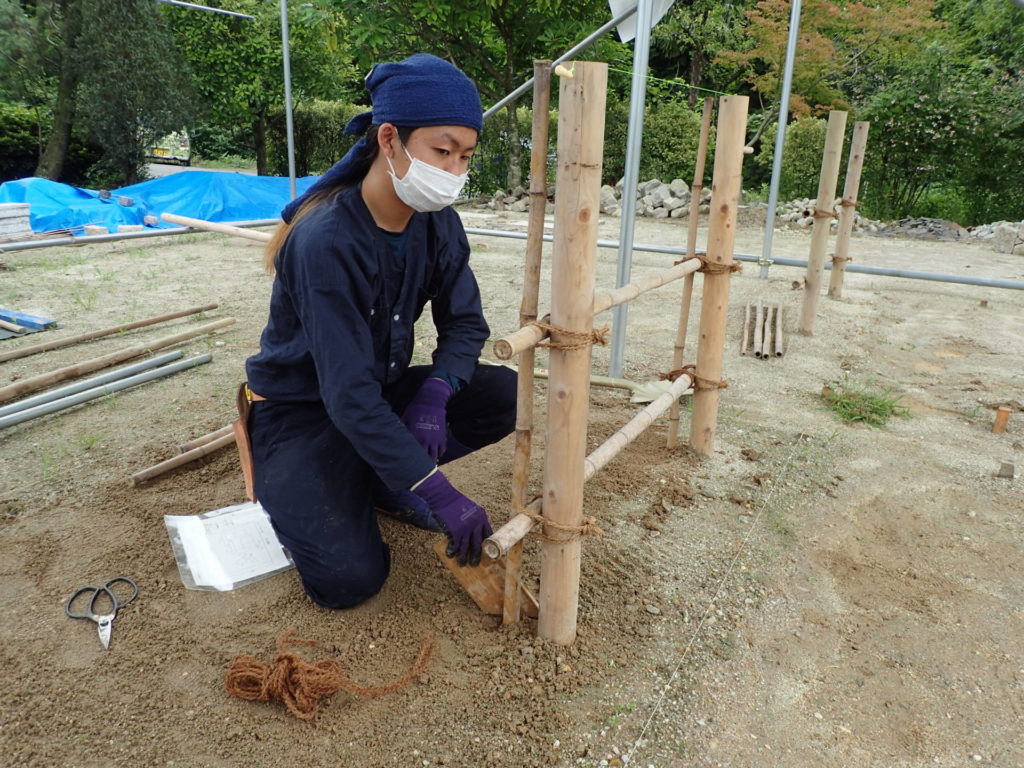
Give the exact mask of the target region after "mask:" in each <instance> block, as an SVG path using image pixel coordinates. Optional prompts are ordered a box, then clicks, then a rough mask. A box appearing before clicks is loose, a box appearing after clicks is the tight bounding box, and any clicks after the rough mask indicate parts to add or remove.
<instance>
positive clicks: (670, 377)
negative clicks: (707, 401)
mask: <svg viewBox="0 0 1024 768" xmlns="http://www.w3.org/2000/svg"><path fill="white" fill-rule="evenodd" d="M684 373H685V374H686V375H687V376H689V377H690V380H691V381H693V389H694V391H697V390H698V389H702V390H708V389H726V388H727V387H728V386H729V382H728V381H725V380H724V379H720V380H718V381H715V380H714V379H705V378H704V377H703V376H698V375H697V366H696V365H693V364H692V363H691V364H690V365H684V366H683V367H682V368H676V369H675V370H673V371H669V372H668V373H663V374H661V379H662V381H675V380H676V379H678V378H679V377H680V376H682V375H683V374H684Z"/></svg>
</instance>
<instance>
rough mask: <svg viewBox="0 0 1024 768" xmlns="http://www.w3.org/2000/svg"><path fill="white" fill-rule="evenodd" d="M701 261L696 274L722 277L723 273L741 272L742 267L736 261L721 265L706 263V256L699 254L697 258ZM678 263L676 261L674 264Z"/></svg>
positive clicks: (711, 262) (712, 262) (714, 262)
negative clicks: (701, 273)
mask: <svg viewBox="0 0 1024 768" xmlns="http://www.w3.org/2000/svg"><path fill="white" fill-rule="evenodd" d="M697 258H698V259H700V261H701V265H700V269H698V270H697V271H698V272H703V273H704V274H705V275H724V274H725V273H727V272H728V273H736V272H742V271H743V265H742V264H740V263H739V262H738V261H733V262H731V263H729V264H721V263H719V262H717V261H708V256H707V254H706V253H705V254H700V255H698V256H697ZM678 263H679V262H678V261H677V262H676V264H678Z"/></svg>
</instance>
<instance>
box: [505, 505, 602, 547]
mask: <svg viewBox="0 0 1024 768" xmlns="http://www.w3.org/2000/svg"><path fill="white" fill-rule="evenodd" d="M538 498H540V497H539V496H538V497H535V498H534V499H533V501H536V500H537V499H538ZM531 503H532V502H531ZM521 511H522V513H523V514H524V515H526V516H527V517H528V518H530V519H531V520H533V521H535V522H538V523H540V524H541V525H544V526H547V527H548V528H552V529H554V530H556V531H559V532H560V533H563V534H567V535H565V536H558V537H555V536H548V535H547V534H546V533H544V530H543V528H542V529H540V530H538V529H534V531H533V532H534V533H535V534H536V535H537V536H540V537H541V538H542V539H544V540H545V541H558V542H564V541H572V540H573V539H578V538H581V537H582V536H604V530H603V529H602V528H601V526H599V525H598V524H597V518H596V517H584V518H583V519H582V520H581V521H580V524H579V525H565V524H564V523H556V522H555V521H554V520H550V519H548V518H546V517H544V515H542V514H540V513H538V512H534V511H533V510H532V509H530V507H529V505H527V506H526V507H524V508H523V509H522V510H521Z"/></svg>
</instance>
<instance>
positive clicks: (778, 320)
mask: <svg viewBox="0 0 1024 768" xmlns="http://www.w3.org/2000/svg"><path fill="white" fill-rule="evenodd" d="M775 356H776V357H782V305H781V304H776V305H775Z"/></svg>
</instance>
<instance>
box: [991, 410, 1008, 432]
mask: <svg viewBox="0 0 1024 768" xmlns="http://www.w3.org/2000/svg"><path fill="white" fill-rule="evenodd" d="M1010 411H1011V408H1010V406H1008V405H1000V406H999V407H998V408H997V409H996V418H995V421H993V422H992V434H994V435H1001V434H1002V433H1003V432H1005V431H1006V425H1007V424H1008V423H1009V421H1010Z"/></svg>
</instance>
